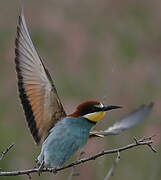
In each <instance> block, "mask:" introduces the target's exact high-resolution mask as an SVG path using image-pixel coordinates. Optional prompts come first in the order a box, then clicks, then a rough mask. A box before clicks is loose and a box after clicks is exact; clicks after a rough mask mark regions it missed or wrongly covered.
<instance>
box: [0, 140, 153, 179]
mask: <svg viewBox="0 0 161 180" xmlns="http://www.w3.org/2000/svg"><path fill="white" fill-rule="evenodd" d="M152 137H153V136H149V137H144V138H141V139H140V140H137V139H136V138H135V142H134V143H132V144H128V145H126V146H123V147H120V148H117V149H111V150H106V151H101V152H99V153H97V154H95V155H93V156H90V157H87V158H83V159H80V160H77V161H75V162H73V163H70V164H68V165H66V166H63V167H60V168H56V169H53V168H43V169H42V172H52V173H53V172H54V173H56V172H59V171H62V170H63V169H67V168H70V167H73V166H76V165H78V164H82V163H85V162H87V161H91V160H95V159H97V158H99V157H101V156H104V155H106V154H113V153H118V152H122V151H125V150H128V149H131V148H134V147H137V146H148V147H150V149H151V150H152V148H151V145H152V143H153V140H152ZM153 152H155V151H153ZM38 171H39V169H38V168H33V169H27V170H16V171H10V172H2V171H1V172H0V176H18V175H24V174H26V175H29V174H31V173H38Z"/></svg>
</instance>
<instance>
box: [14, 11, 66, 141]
mask: <svg viewBox="0 0 161 180" xmlns="http://www.w3.org/2000/svg"><path fill="white" fill-rule="evenodd" d="M15 54H16V58H15V63H16V71H17V77H18V87H19V94H20V99H21V102H22V105H23V108H24V111H25V116H26V120H27V123H28V126H29V128H30V131H31V133H32V135H33V137H34V140H35V142H36V143H37V144H39V143H40V142H41V141H42V140H44V139H45V138H46V137H47V135H48V133H49V130H50V129H51V128H52V127H54V125H55V123H56V122H57V121H59V120H60V119H61V118H62V117H65V116H66V113H65V111H64V109H63V106H62V104H61V102H60V99H59V97H58V95H57V91H56V88H55V86H54V84H53V81H52V79H51V76H50V74H49V72H48V70H47V69H46V68H45V66H44V64H43V62H42V60H41V58H40V57H39V55H38V53H37V51H36V49H35V47H34V45H33V43H32V40H31V38H30V34H29V32H28V29H27V26H26V22H25V18H24V14H23V10H22V11H21V14H20V16H19V22H18V27H17V37H16V48H15Z"/></svg>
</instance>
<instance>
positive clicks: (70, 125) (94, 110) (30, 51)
mask: <svg viewBox="0 0 161 180" xmlns="http://www.w3.org/2000/svg"><path fill="white" fill-rule="evenodd" d="M15 64H16V72H17V80H18V89H19V97H20V100H21V104H22V106H23V109H24V113H25V117H26V121H27V124H28V127H29V129H30V132H31V134H32V136H33V139H34V141H35V143H36V144H37V145H40V144H41V145H42V148H41V153H40V155H39V156H38V158H37V160H38V163H39V164H40V167H41V168H42V167H44V166H45V167H52V168H57V167H61V166H63V165H64V163H65V162H66V161H68V160H69V159H70V158H71V156H72V155H73V154H74V153H75V152H76V151H77V150H78V149H80V148H82V147H83V146H84V145H85V144H86V142H87V140H88V139H89V138H90V137H104V136H106V135H114V134H119V133H120V132H122V131H124V130H127V129H129V128H131V127H133V126H135V125H137V124H138V123H140V122H142V121H143V120H144V119H145V118H146V117H147V116H148V115H149V114H150V112H151V110H152V107H153V103H151V104H149V105H143V106H141V107H140V108H139V109H137V110H136V111H133V112H132V113H130V114H128V115H127V116H125V117H123V118H121V119H120V120H119V121H118V122H116V123H115V124H114V125H113V126H111V127H109V128H108V129H106V130H105V131H92V128H93V127H94V126H95V125H96V124H97V123H98V122H99V120H100V119H101V118H103V117H104V116H105V114H106V113H107V111H110V110H113V109H119V108H122V106H116V105H104V104H103V103H102V102H101V101H97V100H87V101H85V102H83V103H81V104H79V105H78V106H77V107H76V109H75V111H74V112H73V113H71V114H67V113H66V111H65V109H64V107H63V105H62V103H61V100H60V98H59V96H58V93H57V90H56V87H55V85H54V81H53V80H52V77H51V75H50V73H49V71H48V69H47V68H46V67H45V65H44V63H43V60H42V58H41V57H40V56H39V54H38V52H37V50H36V48H35V47H34V44H33V42H32V40H31V37H30V33H29V31H28V28H27V25H26V21H25V17H24V11H23V9H22V10H21V12H20V15H19V19H18V25H17V34H16V39H15Z"/></svg>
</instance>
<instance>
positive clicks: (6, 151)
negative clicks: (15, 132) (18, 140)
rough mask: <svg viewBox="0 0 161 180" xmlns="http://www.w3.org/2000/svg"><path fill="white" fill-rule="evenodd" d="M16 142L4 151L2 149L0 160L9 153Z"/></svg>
mask: <svg viewBox="0 0 161 180" xmlns="http://www.w3.org/2000/svg"><path fill="white" fill-rule="evenodd" d="M14 145H15V144H14V143H12V144H11V145H9V146H8V148H7V149H5V150H4V151H2V155H1V156H0V161H1V160H2V159H3V158H4V157H5V155H6V154H7V153H8V151H9V150H10V149H11V148H12V147H13V146H14Z"/></svg>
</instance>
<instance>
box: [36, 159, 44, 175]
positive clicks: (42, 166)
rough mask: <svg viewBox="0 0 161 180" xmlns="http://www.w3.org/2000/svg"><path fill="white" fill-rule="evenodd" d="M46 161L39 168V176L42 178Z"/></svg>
mask: <svg viewBox="0 0 161 180" xmlns="http://www.w3.org/2000/svg"><path fill="white" fill-rule="evenodd" d="M44 163H45V162H44V161H42V163H41V164H40V166H39V168H38V175H39V176H40V175H41V174H42V170H43V168H44Z"/></svg>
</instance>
